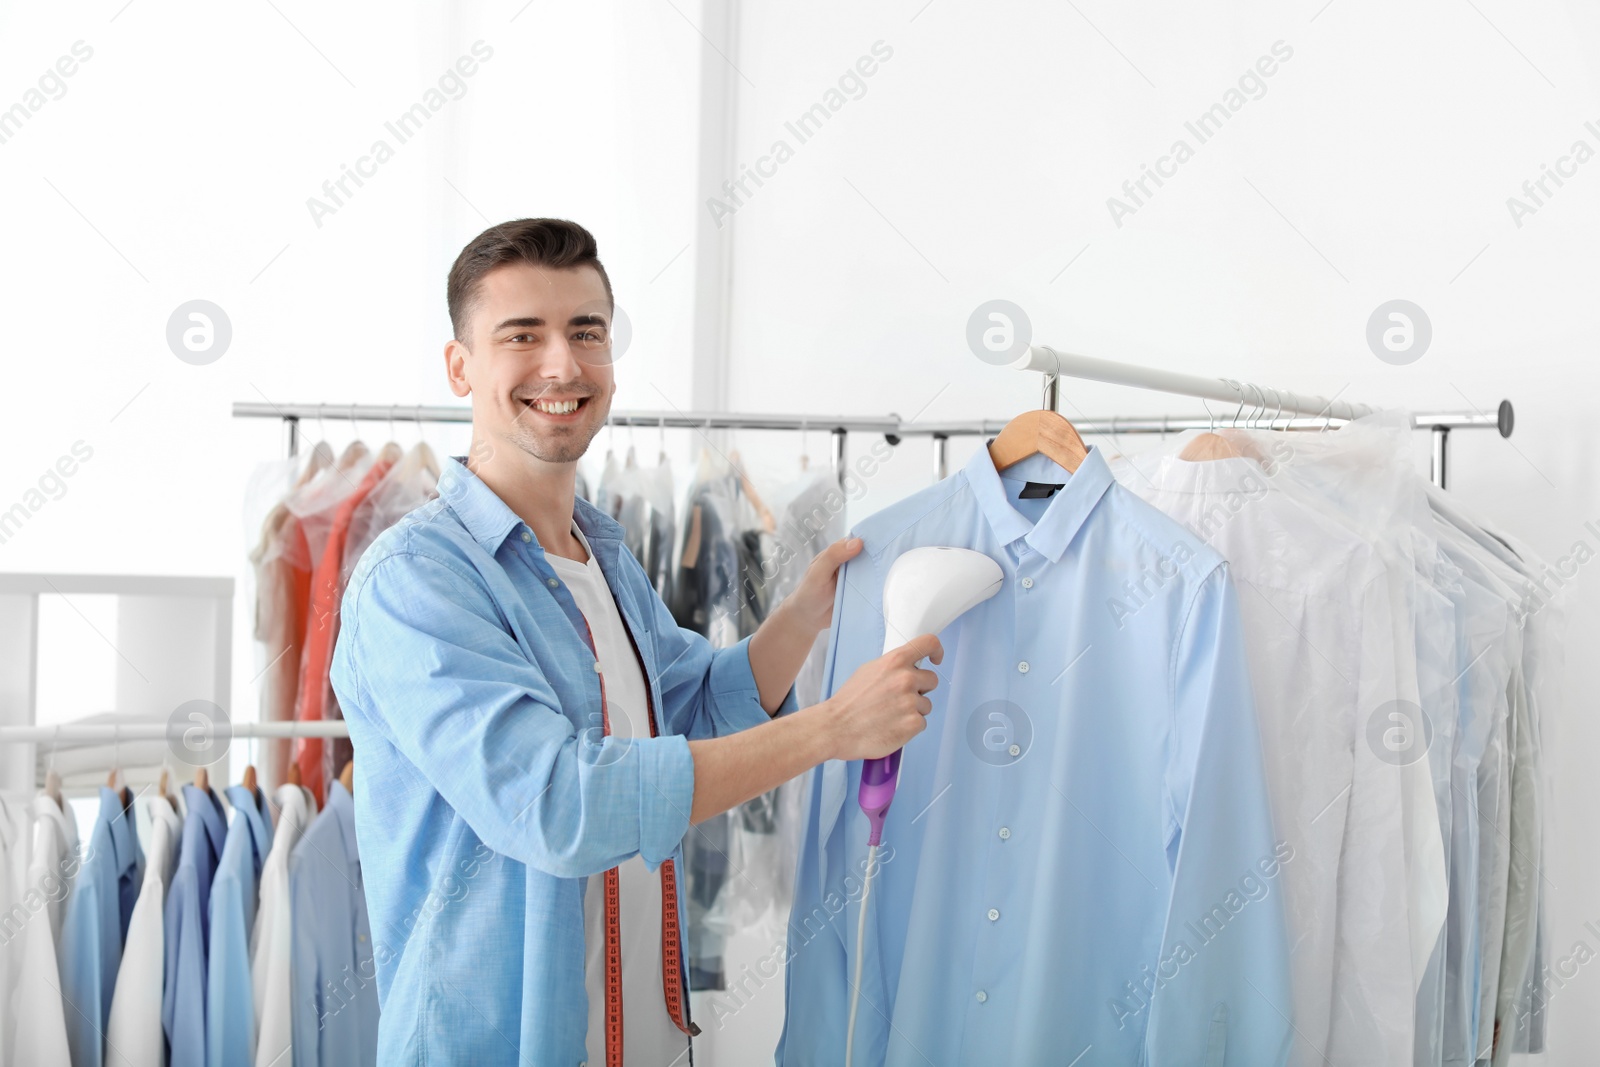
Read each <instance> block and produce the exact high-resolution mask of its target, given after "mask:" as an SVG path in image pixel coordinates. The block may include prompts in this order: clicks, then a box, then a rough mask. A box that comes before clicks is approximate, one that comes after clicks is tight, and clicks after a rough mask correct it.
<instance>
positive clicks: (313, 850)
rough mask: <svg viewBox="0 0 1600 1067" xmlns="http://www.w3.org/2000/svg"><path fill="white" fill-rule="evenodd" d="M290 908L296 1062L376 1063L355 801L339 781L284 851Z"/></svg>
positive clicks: (374, 1002)
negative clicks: (290, 847) (297, 838)
mask: <svg viewBox="0 0 1600 1067" xmlns="http://www.w3.org/2000/svg"><path fill="white" fill-rule="evenodd" d="M289 913H290V916H291V919H290V926H291V928H292V930H293V934H292V937H293V942H292V946H291V948H290V960H291V963H290V978H289V1002H290V1005H291V1007H290V1011H291V1018H292V1023H291V1025H292V1027H293V1040H294V1063H295V1067H371V1065H373V1064H376V1063H377V1062H378V988H377V985H376V984H375V981H374V977H375V976H374V974H373V969H372V967H373V964H372V930H371V927H370V926H369V925H368V922H367V897H366V894H365V893H364V892H363V891H362V883H361V857H360V856H359V855H358V854H357V852H356V823H355V810H354V805H353V804H352V802H351V799H350V794H349V793H347V792H346V791H345V788H344V786H343V784H341V783H340V782H339V781H338V779H334V780H333V781H332V782H330V783H329V784H328V803H327V804H326V806H324V807H323V809H322V814H321V815H318V816H317V818H316V820H315V821H314V822H313V823H312V824H311V825H310V826H308V827H307V828H306V833H305V836H304V837H302V838H301V839H300V843H299V844H298V845H296V846H295V847H294V851H293V852H291V853H290V854H289Z"/></svg>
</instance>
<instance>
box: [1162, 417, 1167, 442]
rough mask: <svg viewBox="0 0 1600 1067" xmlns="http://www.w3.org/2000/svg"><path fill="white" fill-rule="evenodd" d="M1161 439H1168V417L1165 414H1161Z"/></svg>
mask: <svg viewBox="0 0 1600 1067" xmlns="http://www.w3.org/2000/svg"><path fill="white" fill-rule="evenodd" d="M1161 439H1162V440H1163V441H1165V440H1166V439H1167V417H1166V416H1165V415H1163V416H1161Z"/></svg>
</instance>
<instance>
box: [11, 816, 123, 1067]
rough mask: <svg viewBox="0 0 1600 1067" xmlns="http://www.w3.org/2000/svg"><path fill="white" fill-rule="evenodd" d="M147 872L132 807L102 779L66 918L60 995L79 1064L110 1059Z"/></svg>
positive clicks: (71, 1046) (70, 1042)
mask: <svg viewBox="0 0 1600 1067" xmlns="http://www.w3.org/2000/svg"><path fill="white" fill-rule="evenodd" d="M143 880H144V850H143V849H141V848H140V847H139V835H138V833H137V832H136V831H135V829H134V816H133V809H132V808H128V809H126V810H124V808H123V806H122V797H121V796H119V795H118V794H117V793H116V792H113V791H112V790H110V789H108V788H106V787H105V786H101V787H100V812H99V814H98V815H96V816H95V823H94V830H93V831H92V832H91V833H90V835H89V847H88V849H87V850H86V851H85V852H84V853H83V859H82V865H81V866H80V867H79V868H78V875H77V879H76V881H74V882H73V885H72V893H71V895H70V896H69V897H68V898H67V912H66V916H65V918H64V919H63V920H62V925H61V960H60V964H61V995H62V998H63V999H64V1000H65V1001H66V1004H67V1010H66V1015H67V1046H68V1048H69V1049H70V1050H71V1052H72V1062H73V1064H75V1065H76V1067H85V1065H87V1067H100V1064H101V1063H103V1062H104V1056H105V1028H106V1022H107V1020H108V1019H110V1017H111V994H112V992H113V991H114V990H115V989H116V984H117V968H118V967H119V966H120V965H121V964H122V944H123V942H124V941H125V940H126V939H127V936H128V920H129V919H131V918H132V917H133V905H134V903H135V901H137V900H138V899H139V884H140V882H142V881H143ZM35 921H37V919H35Z"/></svg>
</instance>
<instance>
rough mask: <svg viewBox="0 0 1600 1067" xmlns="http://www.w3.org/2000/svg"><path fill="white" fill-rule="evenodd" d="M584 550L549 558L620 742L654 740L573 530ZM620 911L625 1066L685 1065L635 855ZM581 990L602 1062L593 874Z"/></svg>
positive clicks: (683, 1040)
mask: <svg viewBox="0 0 1600 1067" xmlns="http://www.w3.org/2000/svg"><path fill="white" fill-rule="evenodd" d="M572 533H573V536H575V537H576V538H577V539H578V540H579V541H580V542H582V544H583V550H584V552H585V553H586V554H587V555H588V557H589V560H588V562H587V563H578V562H576V561H574V560H570V559H566V558H565V557H562V556H557V555H555V554H554V553H547V554H546V557H545V558H547V559H548V560H549V561H550V565H551V566H552V567H554V568H555V570H556V573H557V574H558V575H560V576H561V578H562V580H563V581H565V582H566V583H567V589H568V590H570V591H571V593H572V599H573V600H574V601H576V602H577V605H578V610H579V611H581V612H583V617H584V618H585V619H586V620H587V621H588V623H589V629H590V631H591V632H592V634H593V635H594V645H595V653H596V657H597V658H598V659H599V661H600V677H601V678H602V679H603V681H604V683H605V690H606V715H607V718H608V719H609V720H610V723H611V733H612V735H613V736H618V737H638V738H645V737H649V736H650V718H649V713H648V709H647V706H646V705H647V697H646V695H645V693H646V689H645V678H644V671H643V669H642V668H641V667H640V665H639V659H638V657H637V656H636V655H635V654H634V651H633V645H632V644H631V643H630V642H629V640H628V633H627V630H626V629H624V627H625V625H626V624H625V623H624V622H623V621H622V615H621V613H620V612H619V611H618V610H617V602H616V599H615V598H614V597H613V596H612V595H611V588H610V587H609V586H608V585H606V579H605V575H604V574H602V573H601V571H600V564H598V563H596V562H595V558H594V553H593V552H591V551H590V550H589V541H588V539H587V538H585V537H584V536H583V532H582V531H581V530H579V529H578V525H577V523H573V525H572ZM618 875H619V877H618V882H619V890H620V895H621V902H622V907H621V911H620V915H619V917H618V925H619V928H620V932H621V934H622V1004H623V1012H622V1051H623V1057H624V1060H625V1064H628V1065H631V1064H640V1065H643V1067H670V1065H673V1064H678V1063H685V1064H686V1063H688V1062H689V1057H688V1056H687V1055H686V1054H685V1053H686V1051H687V1049H688V1047H689V1038H688V1037H687V1036H686V1035H685V1034H684V1033H683V1031H681V1030H679V1029H678V1028H677V1027H676V1026H675V1025H673V1022H672V1017H671V1016H670V1015H668V1014H667V1004H666V999H665V995H664V991H663V989H662V978H661V906H662V902H661V875H660V871H659V870H655V871H651V870H649V869H648V868H647V867H646V866H645V863H644V860H643V859H641V858H640V857H638V856H633V857H632V858H630V859H628V860H625V861H624V862H623V863H622V864H621V865H620V869H619V871H618ZM583 943H584V968H583V976H584V986H585V988H586V989H587V991H588V994H589V1030H588V1039H587V1043H588V1053H589V1062H590V1063H595V1064H600V1063H604V1062H605V1052H606V1035H605V1023H606V1012H605V952H606V947H605V875H604V874H593V875H590V876H589V884H588V888H587V889H586V890H585V891H584V895H583Z"/></svg>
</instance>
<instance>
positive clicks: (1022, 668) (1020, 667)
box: [1017, 660, 1028, 674]
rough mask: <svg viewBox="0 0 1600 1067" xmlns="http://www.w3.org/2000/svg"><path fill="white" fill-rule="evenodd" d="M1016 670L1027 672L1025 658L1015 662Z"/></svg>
mask: <svg viewBox="0 0 1600 1067" xmlns="http://www.w3.org/2000/svg"><path fill="white" fill-rule="evenodd" d="M1017 670H1019V671H1021V672H1022V673H1023V674H1027V673H1028V661H1027V660H1023V661H1022V662H1021V663H1019V664H1017Z"/></svg>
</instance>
